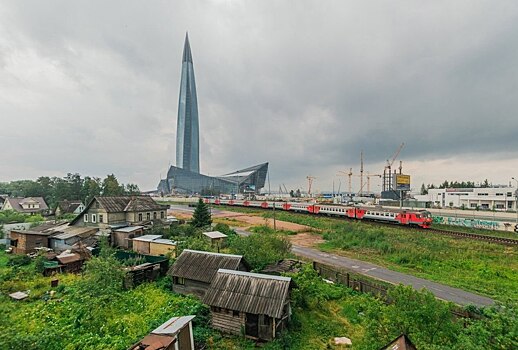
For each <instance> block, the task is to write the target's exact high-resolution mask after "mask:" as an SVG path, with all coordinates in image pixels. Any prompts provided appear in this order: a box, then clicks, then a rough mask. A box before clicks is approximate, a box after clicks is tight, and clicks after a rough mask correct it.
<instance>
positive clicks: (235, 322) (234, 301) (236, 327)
mask: <svg viewBox="0 0 518 350" xmlns="http://www.w3.org/2000/svg"><path fill="white" fill-rule="evenodd" d="M292 286H293V282H292V281H291V278H289V277H281V276H272V275H264V274H258V273H251V272H243V271H235V270H225V269H220V270H218V272H217V273H216V276H215V277H214V279H213V280H212V283H211V285H210V286H209V288H208V289H207V292H206V293H205V297H204V298H203V302H204V303H205V304H207V305H208V306H210V311H211V315H212V327H213V328H215V329H218V330H220V331H223V332H226V333H230V334H236V335H239V334H242V332H243V331H244V335H245V336H246V337H248V338H252V339H261V340H266V341H269V340H272V339H274V338H275V337H276V336H277V335H278V334H279V332H281V331H282V330H283V329H285V328H286V326H287V323H288V320H289V317H290V315H291V308H290V291H291V287H292Z"/></svg>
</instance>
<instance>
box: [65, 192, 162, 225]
mask: <svg viewBox="0 0 518 350" xmlns="http://www.w3.org/2000/svg"><path fill="white" fill-rule="evenodd" d="M168 208H169V206H168V205H162V204H158V203H157V202H155V201H154V200H153V198H151V197H150V196H117V197H101V196H99V197H94V198H93V199H92V200H91V201H90V203H88V205H87V206H86V208H85V209H84V210H83V211H82V212H81V214H79V215H78V216H77V217H76V218H75V219H74V220H72V221H71V222H70V224H71V225H75V226H94V227H99V228H114V227H124V226H128V225H135V224H137V225H138V224H142V223H153V224H161V223H164V222H165V219H166V214H167V213H166V212H167V209H168Z"/></svg>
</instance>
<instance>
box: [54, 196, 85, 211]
mask: <svg viewBox="0 0 518 350" xmlns="http://www.w3.org/2000/svg"><path fill="white" fill-rule="evenodd" d="M81 204H83V203H82V202H81V201H68V200H66V199H65V200H64V201H61V202H59V203H58V207H59V208H60V209H61V211H63V213H73V212H74V211H75V210H76V209H77V207H79V206H80V205H81Z"/></svg>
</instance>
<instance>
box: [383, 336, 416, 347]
mask: <svg viewBox="0 0 518 350" xmlns="http://www.w3.org/2000/svg"><path fill="white" fill-rule="evenodd" d="M380 350H417V348H416V347H415V345H414V344H413V343H412V341H410V339H409V338H408V337H407V335H406V334H401V335H400V336H399V337H397V338H396V339H394V340H393V341H391V342H390V343H388V344H387V345H385V346H384V347H382V348H381V349H380Z"/></svg>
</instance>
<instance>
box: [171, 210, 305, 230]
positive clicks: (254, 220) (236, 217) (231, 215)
mask: <svg viewBox="0 0 518 350" xmlns="http://www.w3.org/2000/svg"><path fill="white" fill-rule="evenodd" d="M171 214H172V215H174V216H175V217H177V218H179V219H184V220H189V219H191V218H192V213H191V212H189V211H181V210H174V211H172V212H171ZM212 217H213V218H214V219H217V218H218V219H232V220H233V221H239V222H243V223H245V224H246V226H261V225H266V226H268V227H271V228H273V219H266V218H263V217H261V216H255V215H250V214H243V213H236V212H233V211H222V212H218V213H217V214H213V215H212ZM239 226H241V225H239ZM275 227H276V229H277V230H282V231H292V232H307V231H309V230H310V229H311V227H309V226H306V225H300V224H294V223H292V222H287V221H280V220H276V222H275Z"/></svg>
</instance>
